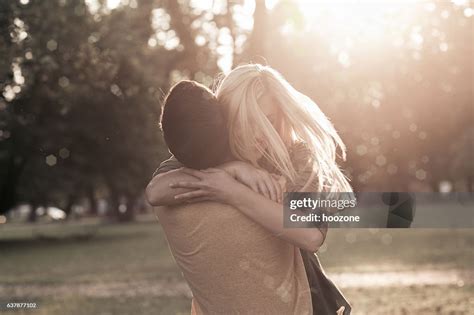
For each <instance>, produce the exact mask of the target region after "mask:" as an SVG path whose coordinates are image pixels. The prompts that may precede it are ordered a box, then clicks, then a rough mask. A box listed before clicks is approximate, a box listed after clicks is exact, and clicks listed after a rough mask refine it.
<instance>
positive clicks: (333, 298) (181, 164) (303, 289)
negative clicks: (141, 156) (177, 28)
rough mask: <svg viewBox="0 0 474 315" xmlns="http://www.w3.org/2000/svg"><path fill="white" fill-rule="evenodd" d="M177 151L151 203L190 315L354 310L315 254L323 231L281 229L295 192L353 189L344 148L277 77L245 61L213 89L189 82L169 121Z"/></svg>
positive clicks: (170, 105)
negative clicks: (186, 291)
mask: <svg viewBox="0 0 474 315" xmlns="http://www.w3.org/2000/svg"><path fill="white" fill-rule="evenodd" d="M161 128H162V130H163V134H164V138H165V142H166V144H167V146H168V148H169V151H170V152H171V153H172V154H173V156H172V157H171V158H170V159H168V160H166V161H164V162H163V163H161V165H160V167H159V168H158V169H157V170H156V172H155V174H154V177H153V179H152V180H151V181H150V183H149V184H148V186H147V189H146V196H147V199H148V201H149V202H150V204H151V205H153V206H156V208H155V212H156V214H157V217H158V219H159V221H160V224H161V225H162V227H163V229H164V232H165V234H166V237H167V240H168V243H169V246H170V249H171V252H172V254H173V256H174V258H175V260H176V263H177V264H178V265H179V267H180V269H181V271H182V272H183V275H184V277H185V279H186V281H187V283H188V285H189V287H190V288H191V291H192V293H193V300H192V305H191V313H192V314H323V315H326V314H344V315H346V314H350V311H351V307H350V305H349V303H348V302H347V300H346V299H345V298H344V296H343V295H342V293H341V292H340V291H339V290H338V288H337V287H336V286H335V285H334V284H333V283H332V282H331V281H330V280H329V279H328V278H327V276H326V275H325V273H324V271H323V269H322V267H321V265H320V262H319V260H318V258H317V256H316V254H315V253H316V252H317V251H318V249H319V247H320V246H321V245H322V244H323V243H324V240H325V237H326V233H327V228H326V227H319V228H284V227H283V206H282V199H283V193H284V192H290V191H300V192H304V191H306V192H309V191H330V192H350V191H352V189H351V186H350V185H349V183H348V181H347V179H346V177H345V176H344V175H343V173H342V172H341V170H340V168H339V167H338V165H337V163H336V149H337V147H339V148H340V149H341V151H342V156H343V157H344V156H345V146H344V143H343V142H342V140H341V139H340V137H339V136H338V134H337V132H336V130H335V128H334V126H333V125H332V124H331V123H330V121H329V120H328V118H327V117H326V116H325V115H324V114H323V112H322V111H321V110H320V109H319V107H318V106H317V105H316V104H315V103H314V102H313V101H312V100H311V99H310V98H308V97H307V96H305V95H304V94H302V93H300V92H298V91H297V90H296V89H295V88H293V87H292V86H291V85H290V84H289V83H288V82H287V81H286V80H285V79H284V78H283V77H282V76H281V75H280V74H279V73H278V72H277V71H275V70H274V69H272V68H270V67H268V66H262V65H259V64H249V65H243V66H239V67H237V68H235V69H234V70H232V71H231V72H230V73H229V74H228V75H226V76H225V77H224V78H223V79H222V80H221V81H220V82H219V83H218V86H217V89H216V90H215V92H214V93H213V92H212V91H210V90H209V89H208V88H206V87H205V86H203V85H201V84H199V83H197V82H194V81H181V82H179V83H177V84H176V85H175V86H173V87H172V89H171V90H170V92H169V94H168V95H167V97H166V99H165V104H164V107H163V112H162V117H161Z"/></svg>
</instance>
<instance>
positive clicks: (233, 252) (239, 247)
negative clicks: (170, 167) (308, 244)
mask: <svg viewBox="0 0 474 315" xmlns="http://www.w3.org/2000/svg"><path fill="white" fill-rule="evenodd" d="M156 212H157V215H158V218H159V220H160V223H161V225H162V226H163V229H164V231H165V234H166V237H167V239H168V243H169V246H170V249H171V252H172V254H173V256H174V258H175V260H176V262H177V264H178V265H179V267H180V268H181V270H182V272H183V275H184V277H185V279H186V281H187V282H188V284H189V286H190V288H191V290H192V293H193V312H195V313H196V314H312V304H311V295H310V290H309V285H308V280H307V277H306V273H305V268H304V265H303V260H302V258H301V253H300V250H299V249H298V248H296V247H295V246H294V245H292V244H290V243H288V242H285V241H283V240H281V239H279V238H277V237H275V236H274V235H272V234H271V233H269V232H268V231H266V230H265V229H263V228H262V227H261V226H260V225H258V224H257V223H255V222H253V221H252V220H250V219H249V218H247V217H246V216H245V215H243V214H242V213H241V212H239V211H238V210H237V209H235V208H233V207H231V206H228V205H223V204H219V203H215V202H203V203H197V204H190V205H180V206H174V207H159V208H156Z"/></svg>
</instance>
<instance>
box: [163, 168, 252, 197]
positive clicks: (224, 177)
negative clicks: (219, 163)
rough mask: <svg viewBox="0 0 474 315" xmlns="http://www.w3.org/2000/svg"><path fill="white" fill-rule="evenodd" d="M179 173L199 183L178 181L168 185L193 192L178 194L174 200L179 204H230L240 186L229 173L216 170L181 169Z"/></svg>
mask: <svg viewBox="0 0 474 315" xmlns="http://www.w3.org/2000/svg"><path fill="white" fill-rule="evenodd" d="M181 172H183V173H185V174H188V175H191V176H194V177H196V178H198V179H199V181H196V182H191V181H179V182H176V183H172V184H170V187H171V188H188V189H194V190H193V191H190V192H186V193H182V194H178V195H176V196H175V199H177V200H179V201H181V202H199V201H217V202H222V203H227V204H231V203H232V201H233V198H234V199H235V197H238V196H235V194H236V193H237V188H238V186H241V184H240V183H239V182H237V181H236V180H235V179H234V178H233V177H232V176H231V175H230V174H229V173H227V172H226V171H224V170H221V169H217V168H208V169H205V170H202V171H198V170H193V169H190V168H183V169H182V170H181ZM242 187H243V186H242Z"/></svg>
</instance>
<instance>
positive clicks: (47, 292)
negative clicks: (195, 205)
mask: <svg viewBox="0 0 474 315" xmlns="http://www.w3.org/2000/svg"><path fill="white" fill-rule="evenodd" d="M473 245H474V230H468V229H457V230H455V229H411V230H397V229H391V230H387V229H383V230H382V229H378V230H377V229H351V230H348V229H345V230H343V229H333V230H331V231H330V234H329V235H328V239H327V241H326V244H325V245H324V246H323V247H322V248H321V252H320V258H321V261H322V263H323V265H324V266H325V268H326V271H327V273H328V274H329V275H330V277H331V278H332V279H333V280H334V281H335V282H336V283H337V284H338V285H339V286H340V287H341V289H342V290H343V292H344V293H345V295H346V296H347V297H348V299H349V300H350V301H351V303H352V304H353V307H354V312H353V314H355V315H359V314H474V311H473V310H474V271H473V267H474V263H473V261H474V254H473ZM0 270H1V271H0V302H2V303H3V304H4V303H5V302H35V303H37V308H36V309H29V310H6V309H5V308H3V309H0V313H2V314H15V315H17V314H35V315H46V314H47V315H60V314H61V315H62V314H71V315H82V314H87V315H89V314H102V315H106V314H110V315H112V314H113V315H120V314H189V313H190V291H189V289H188V287H187V285H186V283H185V282H184V280H183V278H182V276H181V273H180V271H179V270H178V268H177V267H176V265H175V263H174V261H173V258H172V256H171V255H170V252H169V249H168V246H167V243H166V239H165V237H164V234H163V231H162V230H161V228H160V225H159V224H158V222H157V221H156V220H155V219H154V218H153V217H151V218H146V219H144V220H140V222H135V223H128V224H98V223H97V222H85V223H74V222H72V223H66V224H53V225H52V224H45V225H33V226H29V225H10V224H5V225H3V226H0Z"/></svg>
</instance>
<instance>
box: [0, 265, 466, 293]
mask: <svg viewBox="0 0 474 315" xmlns="http://www.w3.org/2000/svg"><path fill="white" fill-rule="evenodd" d="M329 276H330V278H331V279H333V281H334V282H335V283H336V284H338V285H339V286H340V287H341V288H374V287H404V286H424V285H457V286H459V287H462V286H464V285H468V284H473V283H474V273H473V272H468V271H459V270H424V271H402V272H363V273H349V272H344V273H332V274H331V273H329ZM70 295H80V296H85V297H117V296H122V297H134V296H159V297H167V296H168V297H170V296H186V297H191V292H190V290H189V288H188V286H187V285H186V283H185V282H184V281H179V280H172V281H164V280H163V281H153V282H152V281H135V282H101V283H77V284H75V283H71V284H14V285H3V284H0V296H2V297H16V298H18V297H32V296H44V297H48V296H70Z"/></svg>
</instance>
